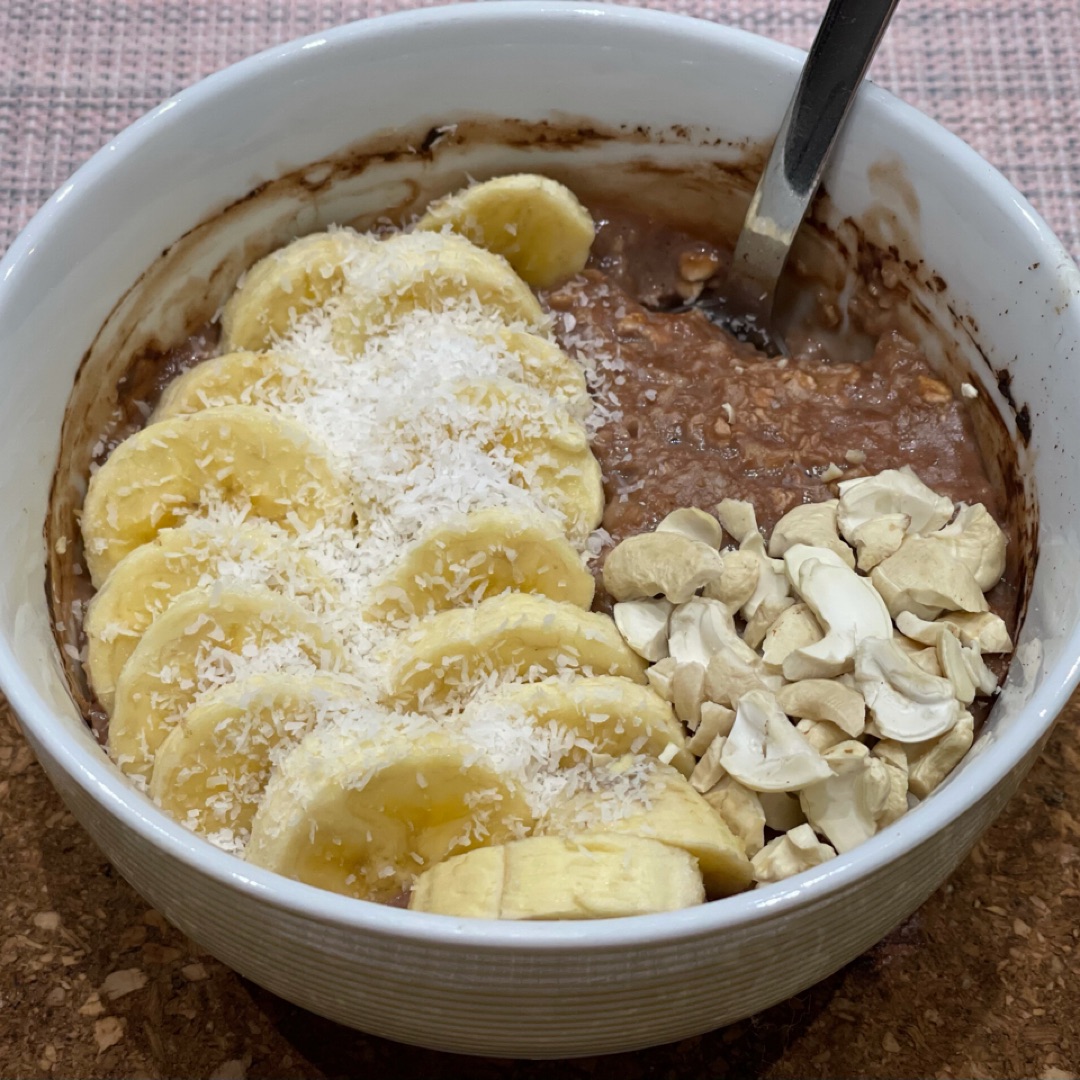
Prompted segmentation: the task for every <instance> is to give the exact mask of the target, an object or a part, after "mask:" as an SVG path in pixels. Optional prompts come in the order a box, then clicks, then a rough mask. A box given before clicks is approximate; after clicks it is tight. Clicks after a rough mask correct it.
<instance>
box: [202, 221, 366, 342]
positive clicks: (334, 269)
mask: <svg viewBox="0 0 1080 1080" xmlns="http://www.w3.org/2000/svg"><path fill="white" fill-rule="evenodd" d="M375 243H376V241H374V240H372V239H370V238H369V237H366V236H361V235H360V234H358V233H354V232H350V231H349V230H347V229H339V230H336V231H334V232H324V233H313V234H312V235H310V236H305V237H302V238H301V239H299V240H294V241H293V242H292V243H291V244H288V245H286V246H285V247H283V248H281V249H280V250H278V251H274V252H271V253H270V254H269V255H267V256H266V258H265V259H260V260H259V261H258V262H257V263H256V264H255V265H254V266H252V267H251V268H250V269H249V270H248V272H247V273H246V274H245V275H244V278H243V280H242V282H241V283H240V284H239V285H238V286H237V289H236V292H234V293H233V295H232V296H231V297H230V299H229V301H228V303H227V304H226V305H225V309H224V311H223V312H222V315H221V330H222V345H223V346H224V347H225V349H226V351H228V352H233V351H239V350H251V351H258V350H260V349H265V348H266V347H267V346H268V345H270V344H271V343H272V342H273V341H274V339H275V338H278V337H281V336H282V335H284V334H285V333H286V332H287V331H288V330H289V328H290V327H291V326H292V325H293V324H294V323H295V322H296V319H297V318H298V317H299V316H300V315H303V314H304V312H306V311H310V310H311V308H314V307H321V306H322V305H323V304H325V303H326V302H327V300H329V299H330V297H331V296H333V295H334V294H335V293H337V292H339V291H340V290H341V287H342V285H343V283H344V281H345V268H346V266H347V265H348V264H349V263H351V262H352V261H354V260H356V259H361V258H364V257H365V256H366V255H367V254H368V253H369V252H370V251H371V249H372V248H373V247H374V245H375Z"/></svg>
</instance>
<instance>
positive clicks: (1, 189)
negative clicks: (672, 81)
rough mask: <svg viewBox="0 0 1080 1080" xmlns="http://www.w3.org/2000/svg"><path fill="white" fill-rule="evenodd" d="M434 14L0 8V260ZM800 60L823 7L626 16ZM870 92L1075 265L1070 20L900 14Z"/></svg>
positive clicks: (310, 4) (724, 5)
mask: <svg viewBox="0 0 1080 1080" xmlns="http://www.w3.org/2000/svg"><path fill="white" fill-rule="evenodd" d="M433 3H434V0H348V2H347V0H224V2H210V0H102V2H96V0H0V250H4V249H6V247H7V245H8V244H9V243H10V242H11V240H12V239H13V238H14V237H15V235H16V233H17V232H18V231H19V230H20V229H21V228H22V227H23V225H25V224H26V222H27V221H28V220H29V218H30V216H31V215H32V214H33V212H34V211H35V210H36V209H37V207H38V206H40V205H41V203H42V202H44V201H45V199H46V198H47V197H48V196H49V194H50V193H51V192H52V191H53V189H54V188H56V187H57V186H58V185H59V184H60V183H61V182H62V181H63V180H64V179H65V178H66V177H67V176H68V175H69V174H70V173H71V172H72V171H74V169H75V168H77V167H78V166H79V165H80V164H81V163H82V162H83V161H84V160H85V159H86V158H87V157H89V156H90V154H92V153H93V152H94V151H95V150H96V149H97V148H98V147H99V146H101V145H102V144H103V143H104V142H106V141H107V140H108V139H109V137H110V136H112V135H114V134H115V133H116V132H118V131H120V130H121V129H122V128H123V127H125V126H126V125H127V124H129V123H130V122H131V121H132V120H134V119H135V118H136V117H137V116H139V115H140V114H141V113H143V112H145V111H146V110H147V109H149V108H151V107H152V106H153V105H156V104H157V103H158V102H160V101H161V100H162V99H163V98H165V97H168V96H169V95H170V94H172V93H175V92H176V91H177V90H180V89H182V88H183V87H185V86H188V85H190V84H191V83H193V82H195V81H196V80H198V79H200V78H202V77H203V76H205V75H208V74H210V73H211V72H212V71H216V70H217V69H219V68H222V67H225V66H226V65H228V64H231V63H233V62H234V61H236V60H239V59H241V58H242V57H244V56H248V55H250V54H251V53H254V52H257V51H259V50H260V49H263V48H266V47H268V46H270V45H274V44H278V43H280V42H283V41H288V40H289V39H290V38H294V37H298V36H301V35H303V34H308V33H313V32H314V31H317V30H320V29H323V28H325V27H328V26H333V25H335V24H337V23H342V22H348V21H351V20H354V19H362V18H367V17H371V16H375V15H380V14H384V13H386V12H390V11H399V10H402V9H405V8H411V7H421V6H423V7H430V6H433ZM634 3H635V6H647V7H654V8H662V9H667V10H670V11H678V12H681V13H683V14H687V15H696V16H699V17H702V18H706V19H712V20H715V21H718V22H727V23H731V24H733V25H737V26H740V27H743V28H744V29H747V30H751V31H753V32H755V33H759V34H764V35H766V36H769V37H773V38H777V39H779V40H781V41H786V42H789V43H792V44H796V45H800V46H803V47H806V46H807V45H808V44H809V42H810V40H811V38H812V37H813V33H814V29H815V27H816V25H817V23H818V21H819V20H820V18H821V15H822V13H823V11H824V9H825V0H649V2H648V3H642V2H639V0H634ZM872 75H873V78H874V79H875V80H876V81H877V82H879V83H880V84H881V85H883V86H885V87H887V88H888V89H890V90H892V91H893V92H894V93H896V94H898V95H899V96H900V97H902V98H904V99H905V100H907V101H909V102H911V103H912V104H913V105H915V106H916V107H918V108H919V109H922V110H923V111H924V112H926V113H928V114H929V115H931V116H933V117H934V118H936V119H937V120H939V121H940V122H941V123H942V124H944V125H945V126H946V127H948V128H949V129H951V130H952V131H954V132H956V133H957V134H958V135H960V136H961V137H962V138H963V139H965V140H967V141H968V142H969V143H970V144H971V145H972V146H974V147H975V148H976V149H977V150H978V151H979V152H980V153H981V154H982V155H983V156H984V157H986V158H987V159H988V160H989V161H991V162H993V164H995V165H997V166H998V167H999V168H1000V169H1001V170H1002V171H1003V172H1004V173H1005V174H1006V175H1007V176H1008V177H1009V178H1010V179H1011V180H1012V181H1013V183H1014V184H1015V185H1016V186H1017V187H1018V188H1019V189H1020V190H1021V191H1023V192H1024V194H1025V195H1027V196H1028V198H1030V199H1031V201H1032V202H1033V203H1034V204H1035V206H1036V207H1037V208H1038V209H1039V210H1040V211H1041V213H1042V214H1044V215H1045V217H1046V218H1047V219H1048V221H1049V222H1050V224H1051V226H1052V227H1053V228H1054V229H1055V230H1056V231H1057V233H1058V235H1059V236H1060V237H1061V238H1062V240H1063V241H1064V242H1065V244H1066V245H1067V246H1068V247H1069V249H1070V251H1072V253H1073V254H1074V256H1075V255H1080V209H1078V205H1080V138H1078V137H1077V134H1076V128H1075V127H1074V125H1073V122H1072V121H1073V116H1074V115H1075V110H1076V103H1077V102H1080V4H1078V3H1077V2H1076V0H995V2H994V3H989V2H988V0H904V3H902V4H901V5H900V7H899V9H898V11H897V14H896V16H895V18H894V21H893V24H892V26H891V27H890V29H889V33H888V35H887V36H886V39H885V42H884V44H883V46H882V50H881V54H880V55H879V56H878V58H877V60H876V62H875V65H874V69H873V72H872Z"/></svg>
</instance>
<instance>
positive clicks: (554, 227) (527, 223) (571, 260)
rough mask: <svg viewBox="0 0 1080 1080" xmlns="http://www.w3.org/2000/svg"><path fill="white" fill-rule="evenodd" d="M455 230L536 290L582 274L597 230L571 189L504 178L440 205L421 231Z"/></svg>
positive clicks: (539, 179)
mask: <svg viewBox="0 0 1080 1080" xmlns="http://www.w3.org/2000/svg"><path fill="white" fill-rule="evenodd" d="M447 227H449V228H451V229H453V231H454V232H456V233H460V234H461V235H462V236H466V237H468V239H470V240H471V241H472V242H473V243H474V244H478V245H479V246H480V247H482V248H486V249H487V250H488V251H493V252H495V254H497V255H502V256H503V257H504V258H505V259H506V260H507V262H509V263H510V265H511V266H512V267H513V268H514V270H515V271H516V272H517V273H518V275H519V276H520V277H521V278H522V279H523V280H524V281H526V282H528V284H529V285H531V286H532V287H533V288H534V289H550V288H552V287H553V286H555V285H560V284H562V282H564V281H566V280H567V278H572V277H573V276H574V275H575V274H579V273H581V271H582V270H583V269H584V268H585V263H586V261H587V259H588V258H589V249H590V248H591V247H592V242H593V237H594V235H595V232H596V229H595V226H594V225H593V220H592V218H591V217H590V216H589V212H588V210H586V209H585V207H584V206H582V205H581V203H580V202H578V200H577V197H576V196H575V195H574V193H573V192H572V191H570V190H569V188H566V187H563V185H562V184H559V183H556V182H555V181H554V180H549V179H548V178H547V177H546V176H536V175H534V174H524V173H523V174H519V175H517V176H500V177H497V178H496V179H494V180H488V181H486V182H485V183H483V184H474V185H472V186H471V187H467V188H465V189H464V190H462V191H457V192H454V193H453V194H452V195H449V196H447V197H446V198H444V199H440V200H439V201H438V202H436V203H434V204H433V205H432V206H430V207H429V208H428V212H427V213H426V214H425V215H424V216H423V217H422V218H421V219H420V220H419V221H418V222H417V223H416V228H417V229H427V230H434V231H439V230H441V229H444V228H447Z"/></svg>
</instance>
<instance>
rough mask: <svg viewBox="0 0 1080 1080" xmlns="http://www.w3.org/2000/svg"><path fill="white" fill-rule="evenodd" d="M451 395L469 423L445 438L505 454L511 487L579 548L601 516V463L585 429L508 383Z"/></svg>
mask: <svg viewBox="0 0 1080 1080" xmlns="http://www.w3.org/2000/svg"><path fill="white" fill-rule="evenodd" d="M454 396H455V397H456V398H457V399H458V401H460V402H461V403H462V404H464V405H465V406H466V410H465V411H466V413H467V414H468V415H469V417H470V418H471V420H470V422H469V428H467V429H465V430H452V431H451V432H450V437H451V438H455V437H457V438H460V437H463V436H469V437H472V438H476V439H478V440H479V442H480V444H481V446H482V448H483V450H484V452H485V453H488V454H492V453H500V454H503V453H504V454H506V455H507V456H508V457H509V458H510V461H511V462H512V469H513V480H514V483H516V484H518V485H519V486H520V487H522V488H524V489H525V490H526V491H528V492H529V493H530V494H532V495H533V496H534V497H535V498H536V499H537V500H538V501H539V502H541V503H542V504H543V505H545V506H548V507H550V508H551V509H553V510H554V511H555V512H556V513H558V514H559V515H560V516H561V517H562V518H563V519H564V520H565V522H566V533H567V535H568V536H569V537H570V539H571V540H572V541H574V542H576V543H577V544H579V545H582V546H584V543H585V541H586V539H587V538H588V536H589V534H590V533H591V532H592V531H593V530H594V529H595V528H596V527H597V526H598V525H599V524H600V522H601V520H602V519H603V516H604V486H603V480H602V477H601V473H600V464H599V462H598V461H597V460H596V458H595V457H594V456H593V452H592V451H591V450H590V449H589V439H588V436H587V434H586V432H585V428H584V427H582V425H581V424H579V423H578V422H577V421H576V420H574V418H573V417H572V416H571V415H570V414H569V412H567V410H566V409H564V408H563V407H562V406H560V405H558V404H556V403H554V402H552V401H551V400H550V399H549V398H548V397H547V396H546V395H544V394H541V393H540V392H538V391H536V390H530V389H528V388H526V387H523V386H519V385H517V384H516V383H513V382H511V381H510V380H508V379H490V380H485V381H482V382H465V381H463V382H460V383H458V384H457V385H456V387H455V389H454ZM454 423H455V426H456V425H460V424H461V423H462V421H461V420H460V419H458V420H455V422H454Z"/></svg>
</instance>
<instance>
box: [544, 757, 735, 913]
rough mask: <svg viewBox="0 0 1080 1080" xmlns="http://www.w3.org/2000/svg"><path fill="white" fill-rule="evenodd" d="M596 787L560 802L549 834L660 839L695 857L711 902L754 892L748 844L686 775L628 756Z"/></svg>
mask: <svg viewBox="0 0 1080 1080" xmlns="http://www.w3.org/2000/svg"><path fill="white" fill-rule="evenodd" d="M594 783H595V785H596V787H595V790H579V791H577V792H576V793H575V794H573V795H571V796H569V797H568V798H567V799H564V800H562V801H561V802H558V803H556V804H555V806H554V807H552V809H551V810H550V811H549V813H548V815H547V817H546V818H545V820H544V825H543V829H544V832H546V833H563V834H566V833H576V832H581V831H582V830H585V831H593V830H596V831H600V832H605V833H606V832H612V833H618V834H619V835H626V836H643V837H647V838H649V839H652V840H660V841H662V842H663V843H665V844H670V845H671V846H672V847H680V848H683V849H684V850H686V851H687V852H689V853H690V854H691V855H693V856H694V858H695V859H696V860H697V862H698V865H699V866H700V868H701V872H702V876H703V877H704V879H705V891H706V892H707V893H708V895H709V897H710V898H711V899H716V898H717V897H721V896H730V895H731V894H732V893H736V892H742V890H743V889H747V888H749V887H750V882H751V874H752V871H751V867H750V860H749V859H747V857H746V852H745V851H744V850H743V845H742V844H741V843H740V842H739V841H738V840H737V839H736V838H735V837H734V836H733V835H732V833H731V830H730V829H729V828H728V827H727V825H726V824H725V823H724V820H723V818H721V817H720V815H719V814H718V813H717V812H716V811H715V810H714V809H713V808H712V807H711V806H710V805H709V804H708V803H707V802H706V801H705V798H704V797H703V796H702V795H700V794H699V793H698V792H697V791H695V790H694V789H693V788H692V787H691V786H690V784H689V782H688V781H687V779H686V778H685V777H684V776H683V775H682V774H681V773H678V772H676V771H675V769H672V768H669V767H668V766H665V765H660V764H659V763H658V762H654V761H651V760H644V761H643V760H642V759H640V758H638V759H635V758H632V757H624V758H620V759H619V760H618V761H614V762H612V763H611V764H610V765H609V766H608V767H607V768H606V769H600V770H597V772H596V773H594Z"/></svg>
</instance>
